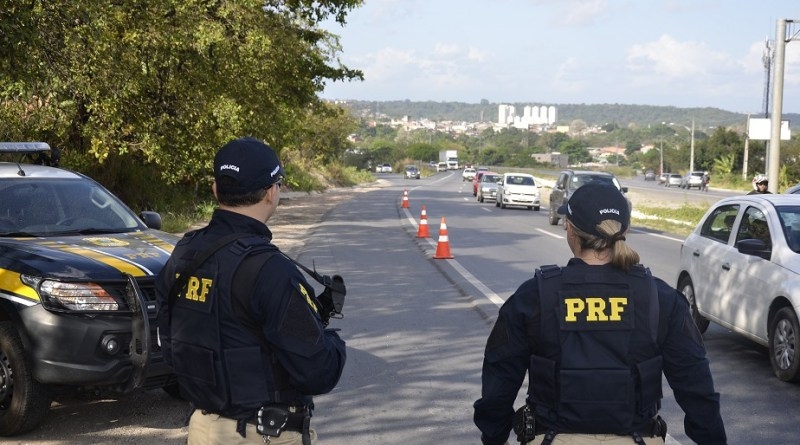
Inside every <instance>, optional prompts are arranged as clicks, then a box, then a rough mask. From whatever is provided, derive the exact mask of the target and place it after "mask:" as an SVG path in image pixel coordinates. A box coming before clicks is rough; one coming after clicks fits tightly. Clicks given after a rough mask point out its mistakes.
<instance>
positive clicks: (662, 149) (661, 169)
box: [658, 138, 664, 176]
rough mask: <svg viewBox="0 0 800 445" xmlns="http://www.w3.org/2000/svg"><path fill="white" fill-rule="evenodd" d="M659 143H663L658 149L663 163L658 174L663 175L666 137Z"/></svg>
mask: <svg viewBox="0 0 800 445" xmlns="http://www.w3.org/2000/svg"><path fill="white" fill-rule="evenodd" d="M659 145H661V148H659V149H658V152H659V153H661V164H660V166H659V168H658V175H659V176H661V175H663V174H664V138H661V140H660V141H659Z"/></svg>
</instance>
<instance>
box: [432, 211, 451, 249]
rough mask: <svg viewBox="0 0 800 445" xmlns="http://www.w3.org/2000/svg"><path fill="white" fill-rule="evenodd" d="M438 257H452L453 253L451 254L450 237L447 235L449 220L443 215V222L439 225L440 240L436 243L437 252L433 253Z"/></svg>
mask: <svg viewBox="0 0 800 445" xmlns="http://www.w3.org/2000/svg"><path fill="white" fill-rule="evenodd" d="M433 257H434V258H436V259H452V258H453V255H451V254H450V239H449V238H448V237H447V222H445V220H444V217H442V224H441V225H440V226H439V242H438V243H437V244H436V253H435V254H434V255H433Z"/></svg>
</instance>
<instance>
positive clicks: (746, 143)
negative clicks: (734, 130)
mask: <svg viewBox="0 0 800 445" xmlns="http://www.w3.org/2000/svg"><path fill="white" fill-rule="evenodd" d="M749 135H750V115H749V114H748V115H747V122H745V124H744V159H743V160H742V179H744V180H745V181H747V154H748V152H749V151H750V150H749V146H750V136H749Z"/></svg>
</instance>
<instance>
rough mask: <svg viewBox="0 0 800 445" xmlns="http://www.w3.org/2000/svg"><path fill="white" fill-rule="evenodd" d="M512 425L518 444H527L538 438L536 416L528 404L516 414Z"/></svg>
mask: <svg viewBox="0 0 800 445" xmlns="http://www.w3.org/2000/svg"><path fill="white" fill-rule="evenodd" d="M512 425H513V427H514V432H515V433H516V434H517V441H518V442H520V443H526V442H529V441H531V440H533V438H534V437H536V416H535V415H534V414H533V411H532V410H531V407H530V406H529V405H528V404H527V403H526V404H525V405H523V406H522V407H521V408H520V409H518V410H517V411H516V412H514V418H513V420H512Z"/></svg>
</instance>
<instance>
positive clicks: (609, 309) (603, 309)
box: [564, 297, 628, 322]
mask: <svg viewBox="0 0 800 445" xmlns="http://www.w3.org/2000/svg"><path fill="white" fill-rule="evenodd" d="M564 304H565V305H566V314H565V315H564V321H567V322H577V321H578V316H579V315H580V316H582V317H583V319H584V320H585V321H589V322H591V321H622V313H623V312H625V306H627V305H628V297H608V298H600V297H587V298H565V299H564Z"/></svg>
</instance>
